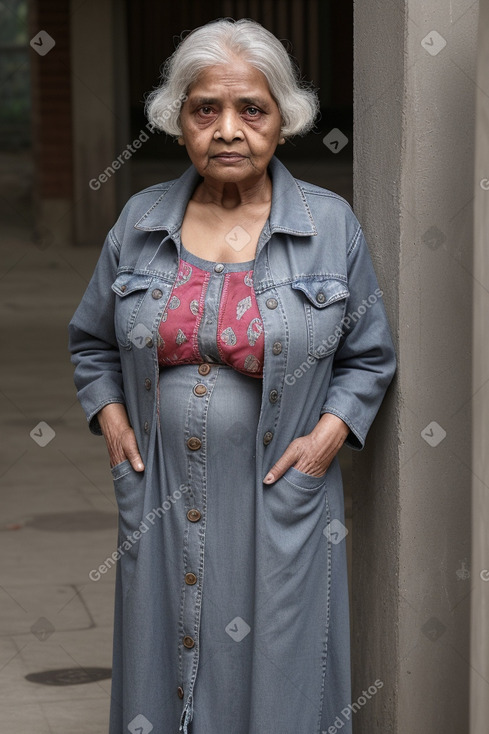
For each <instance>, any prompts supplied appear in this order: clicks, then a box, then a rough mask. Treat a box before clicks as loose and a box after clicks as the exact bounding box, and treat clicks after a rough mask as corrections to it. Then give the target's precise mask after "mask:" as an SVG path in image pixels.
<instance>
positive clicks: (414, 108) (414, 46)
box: [353, 0, 478, 734]
mask: <svg viewBox="0 0 489 734" xmlns="http://www.w3.org/2000/svg"><path fill="white" fill-rule="evenodd" d="M477 19H478V3H473V2H470V1H468V0H467V1H465V0H464V1H460V2H458V3H456V4H452V3H450V2H448V0H432V1H431V2H430V3H429V4H426V3H423V2H421V0H407V2H405V3H401V2H398V1H397V0H395V1H394V0H369V1H368V2H357V3H356V4H355V116H354V122H355V138H354V146H355V163H354V175H355V210H356V213H357V215H358V216H359V219H360V221H361V222H362V224H363V226H364V229H365V232H366V236H367V240H368V241H369V243H370V246H371V250H372V254H373V258H374V262H375V264H376V268H377V273H378V275H379V280H380V282H381V287H382V288H383V289H384V292H385V301H386V305H387V308H388V312H389V314H390V320H391V325H392V328H393V332H394V336H395V338H396V341H397V345H398V346H397V349H398V358H399V368H398V374H397V378H396V381H395V383H394V384H393V385H392V387H391V388H390V391H389V395H388V397H387V399H386V401H385V403H384V405H383V407H382V409H381V413H380V414H379V419H378V420H377V422H376V424H375V426H374V429H373V430H372V432H371V434H370V435H369V438H368V439H367V441H368V444H367V447H366V449H365V450H364V451H363V452H362V453H361V454H356V455H355V456H354V469H353V471H354V510H353V513H354V516H353V664H354V693H353V700H355V699H356V698H357V697H358V696H359V695H361V693H362V690H364V689H366V688H368V686H369V685H372V684H373V683H374V681H375V680H376V679H377V678H379V679H381V680H382V681H383V683H384V686H383V688H382V689H381V690H380V691H379V692H378V693H377V694H375V695H374V696H373V697H372V698H371V699H369V700H368V701H367V702H366V704H365V705H362V706H361V709H360V711H358V712H357V713H356V714H355V719H354V731H355V733H356V734H373V733H374V732H382V734H384V733H385V732H387V731H389V732H396V734H397V733H398V734H412V732H414V731H416V732H420V734H424V733H425V732H426V734H428V733H429V734H434V733H435V732H436V734H438V732H454V733H455V732H456V733H457V734H459V733H460V734H463V733H464V732H467V731H468V716H469V714H468V706H469V691H468V682H469V677H470V676H469V671H470V663H469V656H470V651H469V636H468V630H469V618H470V586H471V579H470V574H471V568H470V565H471V564H470V552H471V495H470V486H471V470H470V460H471V447H470V427H471V394H472V393H471V384H470V373H471V362H470V355H471V306H472V289H473V282H474V277H473V270H472V203H473V145H474V99H475V78H476V77H475V58H476V39H477ZM434 31H436V33H434ZM437 34H439V35H437ZM423 39H425V40H423ZM445 41H446V45H444V47H443V48H442V46H443V44H444V42H445ZM430 52H431V53H430Z"/></svg>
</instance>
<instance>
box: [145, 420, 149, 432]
mask: <svg viewBox="0 0 489 734" xmlns="http://www.w3.org/2000/svg"><path fill="white" fill-rule="evenodd" d="M144 432H145V433H149V423H148V421H144Z"/></svg>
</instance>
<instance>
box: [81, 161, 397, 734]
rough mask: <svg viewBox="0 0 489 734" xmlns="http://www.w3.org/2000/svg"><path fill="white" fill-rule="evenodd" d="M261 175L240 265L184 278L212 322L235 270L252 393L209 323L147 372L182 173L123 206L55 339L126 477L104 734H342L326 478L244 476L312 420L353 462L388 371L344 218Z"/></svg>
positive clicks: (382, 329) (285, 178) (339, 600)
mask: <svg viewBox="0 0 489 734" xmlns="http://www.w3.org/2000/svg"><path fill="white" fill-rule="evenodd" d="M269 173H270V176H271V179H272V183H273V194H272V207H271V213H270V217H269V220H268V221H267V223H266V225H265V227H264V229H263V231H262V234H261V235H260V239H259V242H258V246H257V250H256V255H255V261H254V263H242V264H234V265H232V264H228V263H224V264H223V267H222V268H221V267H218V268H217V269H216V266H215V264H214V263H210V262H207V261H203V260H201V259H200V258H196V259H195V260H194V261H193V262H194V264H195V265H197V266H199V267H200V268H202V269H207V270H208V273H209V288H208V291H207V293H208V298H207V297H206V301H205V304H204V313H205V314H211V315H212V314H213V313H214V314H215V312H216V303H217V300H218V296H219V293H220V287H221V286H220V283H221V281H222V278H223V276H225V274H226V273H228V272H233V271H234V272H237V271H238V270H240V269H245V268H246V269H253V284H254V292H255V294H256V303H257V306H258V308H259V314H260V317H261V322H262V325H263V339H264V367H263V377H262V378H257V377H256V376H250V375H248V374H245V373H242V372H239V371H237V370H236V369H233V368H232V367H230V366H229V365H228V364H221V363H220V362H219V354H218V353H217V352H216V349H215V337H216V331H215V326H212V323H211V322H212V321H213V319H212V318H210V319H208V321H209V322H210V323H209V325H208V326H207V327H205V326H201V327H199V328H200V330H199V345H200V352H201V354H202V355H204V357H203V359H202V361H201V362H200V363H189V364H180V365H175V366H168V367H161V366H160V365H159V363H158V351H157V349H158V344H157V341H158V325H159V324H160V322H161V319H162V314H163V313H164V310H165V308H166V305H167V304H168V301H169V299H170V297H171V294H172V289H173V286H174V283H175V280H176V277H177V273H178V268H179V263H180V257H181V256H182V243H181V241H180V227H181V222H182V220H183V216H184V212H185V208H186V205H187V202H188V200H189V198H190V196H191V194H192V191H193V190H194V188H195V186H196V184H197V183H198V180H199V176H198V174H197V172H196V170H195V169H194V168H193V167H191V168H190V169H189V170H188V171H187V172H186V173H185V174H184V175H183V176H182V177H180V178H179V179H177V180H175V181H173V182H168V183H165V184H161V185H159V186H156V187H152V188H151V189H147V190H145V191H143V192H140V193H139V194H137V195H136V196H134V197H133V198H132V199H131V200H130V201H129V202H128V204H127V205H126V207H125V209H124V211H123V213H122V214H121V217H120V218H119V220H118V222H117V224H116V225H115V227H114V228H113V230H112V231H111V232H110V233H109V236H108V238H107V240H106V243H105V245H104V248H103V251H102V253H101V257H100V259H99V263H98V264H97V268H96V270H95V273H94V275H93V276H92V279H91V282H90V284H89V286H88V288H87V291H86V293H85V296H84V297H83V299H82V301H81V303H80V306H79V307H78V309H77V311H76V313H75V315H74V316H73V319H72V321H71V323H70V349H71V352H72V355H73V357H72V359H73V362H74V363H75V365H76V370H75V382H76V384H77V387H78V396H79V399H80V401H81V403H82V405H83V407H84V410H85V412H86V415H87V419H88V421H89V424H90V428H91V430H92V431H93V432H94V433H100V427H99V426H98V423H97V419H96V414H97V412H98V411H99V410H100V409H101V408H102V407H103V406H104V405H106V404H107V403H110V402H120V403H124V404H125V405H126V407H127V410H128V415H129V419H130V421H131V425H132V426H133V427H134V430H135V433H136V438H137V441H138V446H139V448H140V451H141V455H142V458H143V461H144V464H145V470H144V472H136V471H134V470H133V469H132V467H131V465H130V463H129V462H128V461H123V462H122V463H121V464H118V465H116V466H115V467H113V468H112V469H111V472H112V478H113V482H114V489H115V496H116V499H117V503H118V508H119V535H118V548H117V551H116V552H115V554H114V558H116V560H117V570H116V601H115V620H114V648H113V649H114V653H113V675H112V695H111V711H110V729H109V731H110V734H127V732H132V733H133V734H149V732H155V734H179V733H182V732H183V734H331V733H332V732H335V731H336V728H341V732H342V734H351V718H350V717H347V716H346V715H343V714H342V713H341V712H342V711H345V710H346V711H348V706H349V704H350V703H351V690H350V659H349V649H350V648H349V626H348V587H347V569H346V551H345V542H344V508H343V492H342V482H341V475H340V468H339V462H338V460H337V458H335V459H334V460H333V462H332V463H331V465H330V467H329V468H328V471H327V472H326V474H325V475H324V476H322V477H313V476H311V475H308V474H305V473H303V472H300V471H298V470H297V469H295V468H294V467H290V468H289V469H288V470H287V471H286V472H285V474H284V476H283V477H282V478H280V479H279V480H277V481H276V482H275V483H274V484H272V485H264V484H263V478H264V477H265V475H266V473H267V471H268V470H269V469H270V468H271V466H273V464H274V463H275V461H276V460H277V459H278V458H279V457H280V456H281V454H282V453H283V451H284V450H285V448H286V447H287V446H288V444H289V443H290V441H291V440H293V439H294V438H295V437H297V436H303V435H306V434H307V433H308V432H310V431H311V430H312V428H313V427H314V425H315V424H316V423H317V421H318V420H319V418H320V415H321V414H322V413H324V412H330V413H334V414H336V415H338V416H339V417H341V418H342V419H343V420H344V421H345V422H346V423H347V424H348V425H349V426H350V429H351V432H350V435H349V437H348V439H347V443H349V444H350V445H351V446H352V447H354V448H356V449H359V448H361V447H362V446H363V443H364V440H365V436H366V433H367V431H368V428H369V426H370V424H371V422H372V420H373V419H374V416H375V414H376V412H377V410H378V407H379V405H380V403H381V400H382V398H383V395H384V393H385V390H386V388H387V386H388V384H389V382H390V380H391V379H392V376H393V374H394V370H395V356H394V351H393V346H392V341H391V337H390V333H389V327H388V323H387V318H386V314H385V311H384V307H383V304H382V299H381V295H382V291H381V290H380V289H379V288H378V284H377V280H376V278H375V274H374V271H373V267H372V264H371V261H370V258H369V255H368V250H367V247H366V243H365V240H364V238H363V235H362V232H361V229H360V226H359V224H358V221H357V220H356V218H355V217H354V215H353V213H352V211H351V209H350V207H349V206H348V204H347V203H346V202H345V201H344V200H342V199H341V198H340V197H337V196H335V195H334V194H332V193H331V192H328V191H327V190H325V189H321V188H319V187H316V186H313V185H311V184H307V183H305V182H301V181H298V180H297V179H294V178H293V177H292V176H291V175H290V173H288V171H287V170H286V169H285V167H284V166H283V165H282V164H281V163H280V162H279V161H278V160H277V159H276V158H273V159H272V161H271V162H270V166H269ZM189 257H190V258H192V257H194V258H195V256H192V255H190V254H189V253H186V258H187V259H188V258H189ZM216 299H217V300H216ZM345 319H347V321H346V320H345ZM205 320H207V319H204V321H205ZM371 683H372V681H370V680H366V681H365V684H366V686H368V685H370V684H371ZM379 695H380V694H379Z"/></svg>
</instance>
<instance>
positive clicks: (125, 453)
mask: <svg viewBox="0 0 489 734" xmlns="http://www.w3.org/2000/svg"><path fill="white" fill-rule="evenodd" d="M97 417H98V422H99V424H100V428H101V429H102V433H103V434H104V438H105V442H106V444H107V450H108V452H109V459H110V466H111V467H113V466H115V465H116V464H120V463H121V462H123V461H125V460H126V459H128V460H129V461H130V462H131V466H132V468H133V469H134V470H135V471H143V469H144V464H143V460H142V459H141V454H140V453H139V449H138V444H137V441H136V435H135V433H134V431H133V429H132V427H131V425H130V423H129V418H128V416H127V411H126V408H125V406H124V405H122V403H109V404H108V405H105V406H104V407H103V408H102V409H101V410H99V412H98V413H97Z"/></svg>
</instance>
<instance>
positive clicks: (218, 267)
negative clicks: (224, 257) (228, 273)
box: [214, 263, 224, 273]
mask: <svg viewBox="0 0 489 734" xmlns="http://www.w3.org/2000/svg"><path fill="white" fill-rule="evenodd" d="M223 270H224V265H223V264H222V263H217V265H214V272H216V273H222V271H223Z"/></svg>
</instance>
